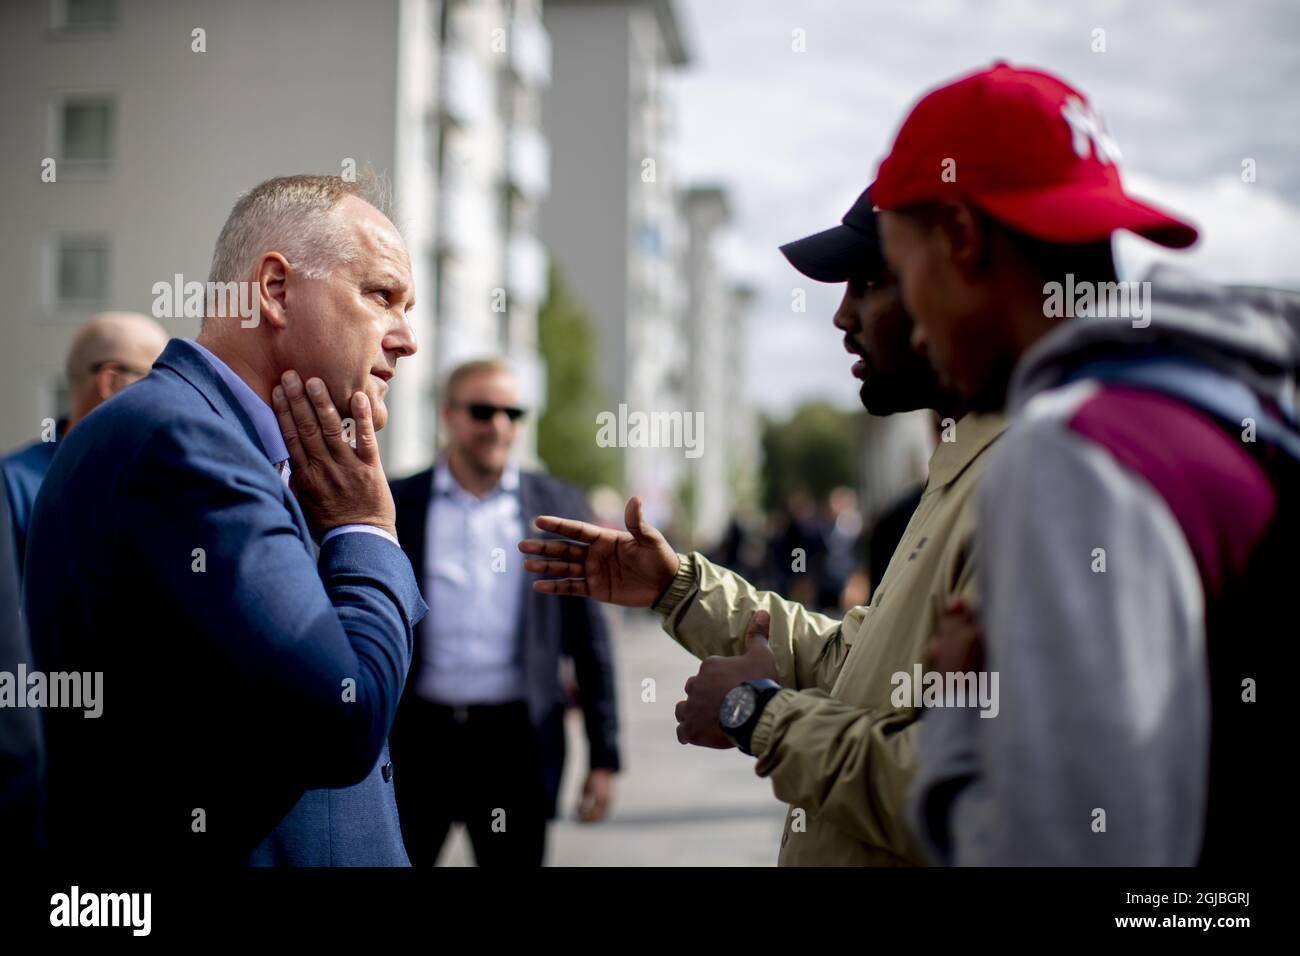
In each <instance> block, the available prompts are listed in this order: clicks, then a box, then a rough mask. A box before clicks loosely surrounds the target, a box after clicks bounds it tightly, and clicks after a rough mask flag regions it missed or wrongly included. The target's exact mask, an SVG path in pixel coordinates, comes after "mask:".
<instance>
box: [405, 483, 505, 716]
mask: <svg viewBox="0 0 1300 956" xmlns="http://www.w3.org/2000/svg"><path fill="white" fill-rule="evenodd" d="M425 520H426V526H425V529H426V530H425V542H426V545H425V551H424V553H425V559H424V568H423V569H422V572H423V576H424V578H423V580H424V594H425V597H426V598H427V600H428V602H429V608H430V611H429V616H428V617H427V618H425V622H424V636H423V645H422V647H423V651H424V657H423V663H422V666H421V670H420V675H419V679H418V682H417V684H416V691H417V693H419V694H420V696H421V697H424V698H426V699H428V700H432V701H435V702H437V703H441V704H459V705H466V704H503V703H507V702H509V701H515V700H522V699H524V695H525V681H524V668H523V661H522V659H521V652H522V648H521V646H520V626H519V625H520V613H521V610H522V608H523V587H524V571H523V557H522V555H520V553H519V551H518V548H517V547H516V544H517V542H518V541H519V539H520V538H522V537H523V533H524V526H523V518H522V515H521V508H520V504H519V469H518V468H517V467H516V466H513V465H512V466H510V467H508V468H507V469H506V470H505V472H504V473H503V474H502V476H501V481H500V483H499V484H498V485H497V487H496V488H494V489H492V490H491V491H490V492H488V493H487V494H486V495H484V496H483V497H482V498H476V497H474V496H473V495H472V494H470V493H469V492H468V491H466V490H465V489H464V488H462V487H461V486H460V484H459V483H458V482H457V481H456V479H455V478H454V477H453V476H452V474H451V469H450V468H448V467H447V462H446V460H445V459H444V460H442V461H440V462H439V463H438V465H437V467H436V468H434V472H433V495H432V497H431V499H430V501H429V511H428V514H427V515H426V518H425Z"/></svg>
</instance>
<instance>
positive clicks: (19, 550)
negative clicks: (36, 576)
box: [0, 422, 63, 581]
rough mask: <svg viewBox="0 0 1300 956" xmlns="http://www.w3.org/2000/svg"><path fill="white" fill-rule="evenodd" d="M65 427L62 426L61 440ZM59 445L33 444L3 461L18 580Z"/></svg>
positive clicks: (60, 430)
mask: <svg viewBox="0 0 1300 956" xmlns="http://www.w3.org/2000/svg"><path fill="white" fill-rule="evenodd" d="M62 432H63V423H62V422H60V423H59V433H60V437H62ZM58 447H59V442H58V441H49V442H46V441H34V442H32V443H31V444H30V445H24V446H23V447H22V448H19V449H18V450H17V451H15V452H13V453H11V454H9V455H7V456H5V458H4V459H3V460H0V472H3V473H4V480H5V494H6V495H7V496H8V498H9V516H10V520H11V522H12V524H13V538H14V550H15V552H16V554H17V557H18V579H19V580H20V581H21V580H22V577H23V555H24V554H25V552H26V549H27V528H28V526H29V525H30V524H31V521H32V507H33V505H35V504H36V493H37V492H39V491H40V490H41V482H42V481H44V480H45V473H46V472H47V471H49V468H50V462H51V461H53V460H54V453H55V452H56V451H57V450H58Z"/></svg>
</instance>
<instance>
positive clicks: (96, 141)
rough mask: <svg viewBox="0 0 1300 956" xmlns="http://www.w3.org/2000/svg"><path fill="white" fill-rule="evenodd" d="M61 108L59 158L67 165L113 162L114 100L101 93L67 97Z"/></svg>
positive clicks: (59, 107) (59, 111) (59, 108)
mask: <svg viewBox="0 0 1300 956" xmlns="http://www.w3.org/2000/svg"><path fill="white" fill-rule="evenodd" d="M57 109H58V156H59V158H60V159H61V160H62V161H63V162H65V163H73V164H82V165H86V166H92V165H96V164H98V165H103V164H107V163H108V162H109V161H110V160H112V158H113V100H112V97H110V96H107V95H105V94H98V93H97V94H81V95H75V96H67V97H64V99H63V101H62V103H61V104H59V106H58V108H57Z"/></svg>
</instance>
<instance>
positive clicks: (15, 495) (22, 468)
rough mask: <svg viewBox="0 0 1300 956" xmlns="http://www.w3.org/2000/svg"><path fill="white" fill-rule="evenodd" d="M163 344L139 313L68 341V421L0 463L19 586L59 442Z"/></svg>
mask: <svg viewBox="0 0 1300 956" xmlns="http://www.w3.org/2000/svg"><path fill="white" fill-rule="evenodd" d="M166 344H167V333H166V332H165V331H164V330H163V327H162V326H161V325H159V324H158V323H157V322H155V321H154V320H153V319H151V318H149V317H148V316H147V315H140V314H139V313H137V312H101V313H100V314H99V315H97V316H95V317H94V318H93V319H91V320H90V321H88V322H86V324H85V325H83V326H82V327H81V328H79V329H77V334H76V335H74V336H73V337H72V344H71V345H69V346H68V358H67V381H68V405H69V408H68V417H67V418H64V419H60V420H59V421H57V422H55V421H53V420H52V419H47V420H46V421H45V425H44V428H43V429H42V432H41V437H40V438H39V439H37V440H36V441H34V442H31V443H30V444H28V445H24V446H23V447H22V448H19V449H17V450H16V451H13V452H11V453H10V454H9V455H7V456H5V457H4V458H3V459H0V472H2V473H3V474H4V485H5V488H4V490H5V494H6V495H7V496H8V498H9V511H10V515H11V518H12V523H13V532H12V533H13V537H14V548H15V551H16V553H17V555H18V578H19V580H20V581H21V580H22V574H23V555H24V553H25V552H26V550H27V526H28V524H29V523H30V522H31V518H32V507H33V506H34V505H35V504H36V493H37V492H38V491H40V490H41V482H42V481H44V480H45V473H46V472H47V471H49V469H50V462H51V461H53V460H54V453H55V452H56V451H57V450H58V447H59V442H60V441H62V440H63V436H64V435H66V434H67V433H68V430H69V429H70V428H72V426H74V425H75V424H77V422H79V421H81V420H82V419H83V418H85V417H86V416H87V415H89V414H90V413H91V412H92V411H94V410H95V409H96V408H98V407H99V405H100V404H101V403H102V402H105V401H107V400H108V399H109V398H110V397H111V396H113V395H116V394H117V393H118V392H120V391H121V390H122V389H124V388H126V387H127V386H128V385H130V384H131V383H132V382H137V381H139V380H140V379H142V378H144V377H145V375H147V374H148V372H149V366H151V365H153V363H154V359H156V358H157V357H158V353H159V352H161V351H162V350H163V347H164V346H165V345H166Z"/></svg>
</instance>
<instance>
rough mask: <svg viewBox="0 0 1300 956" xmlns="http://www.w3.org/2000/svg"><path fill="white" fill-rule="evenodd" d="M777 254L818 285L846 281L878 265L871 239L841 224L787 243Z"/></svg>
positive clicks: (876, 248) (877, 249)
mask: <svg viewBox="0 0 1300 956" xmlns="http://www.w3.org/2000/svg"><path fill="white" fill-rule="evenodd" d="M781 253H782V254H783V255H784V256H785V257H786V259H788V260H789V261H790V265H792V266H794V267H795V268H796V269H798V270H799V271H800V272H802V273H803V274H804V275H806V276H807V277H808V278H810V279H815V280H817V281H818V282H847V281H848V280H849V279H850V278H851V277H852V276H854V275H859V274H861V273H863V272H867V271H871V270H872V269H874V268H875V267H877V266H879V265H880V264H881V262H882V259H881V256H880V243H879V242H877V241H876V238H875V237H874V236H871V235H868V234H867V233H865V232H862V231H861V230H859V229H854V228H853V227H852V226H843V225H841V226H833V227H832V228H830V229H826V230H824V231H822V232H818V233H815V234H813V235H811V236H805V237H804V238H803V239H796V240H795V241H794V242H787V243H786V244H785V245H783V246H782V247H781Z"/></svg>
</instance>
